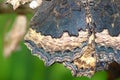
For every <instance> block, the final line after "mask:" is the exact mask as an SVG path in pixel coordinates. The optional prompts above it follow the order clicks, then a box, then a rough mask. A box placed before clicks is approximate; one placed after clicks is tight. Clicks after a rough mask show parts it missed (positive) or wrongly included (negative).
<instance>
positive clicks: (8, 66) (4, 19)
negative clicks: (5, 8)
mask: <svg viewBox="0 0 120 80" xmlns="http://www.w3.org/2000/svg"><path fill="white" fill-rule="evenodd" d="M0 1H1V0H0ZM16 16H17V14H0V80H106V78H107V76H106V72H104V71H101V72H97V73H95V75H94V76H93V77H92V78H91V79H89V78H87V77H73V76H72V75H71V71H70V70H69V69H67V68H65V67H64V66H63V65H62V64H59V63H55V64H54V65H52V66H50V67H46V66H45V65H44V63H43V61H42V60H40V59H39V58H38V57H36V56H33V55H31V52H30V50H28V48H27V47H26V46H25V45H24V41H23V40H21V42H20V45H19V49H18V50H16V51H14V52H13V53H12V54H11V56H10V57H8V58H5V57H4V56H3V45H4V44H3V39H4V36H5V35H6V32H8V31H9V30H10V29H11V27H12V24H13V22H14V20H15V17H16ZM31 17H32V15H27V18H28V20H29V21H30V19H31ZM13 35H14V34H13Z"/></svg>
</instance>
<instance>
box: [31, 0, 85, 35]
mask: <svg viewBox="0 0 120 80" xmlns="http://www.w3.org/2000/svg"><path fill="white" fill-rule="evenodd" d="M77 3H78V2H76V0H75V1H74V0H53V1H48V2H43V5H41V6H40V8H39V10H38V11H37V12H36V14H35V16H34V17H33V18H32V21H31V27H32V28H33V29H35V30H36V31H37V32H38V33H39V32H40V33H42V34H43V35H51V36H52V37H60V36H61V35H62V34H63V32H68V33H69V35H71V36H77V35H78V31H79V30H81V29H82V30H85V29H86V22H85V11H84V9H83V8H82V9H81V7H80V5H78V4H77ZM45 5H46V6H45Z"/></svg>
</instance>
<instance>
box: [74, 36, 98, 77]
mask: <svg viewBox="0 0 120 80" xmlns="http://www.w3.org/2000/svg"><path fill="white" fill-rule="evenodd" d="M94 40H95V36H94V34H92V35H91V36H90V37H89V41H88V43H89V44H88V46H86V47H84V48H83V50H82V52H83V55H82V56H81V57H80V58H77V59H75V60H74V64H75V65H76V66H77V68H78V69H79V70H80V69H82V70H85V71H89V72H87V73H89V74H88V75H93V74H94V72H95V66H96V53H95V45H94V42H93V41H94ZM79 75H81V74H78V75H77V76H79Z"/></svg>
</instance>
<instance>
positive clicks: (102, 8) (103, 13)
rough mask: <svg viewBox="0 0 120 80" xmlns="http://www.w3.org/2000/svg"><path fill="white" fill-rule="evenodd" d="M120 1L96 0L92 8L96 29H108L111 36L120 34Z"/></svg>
mask: <svg viewBox="0 0 120 80" xmlns="http://www.w3.org/2000/svg"><path fill="white" fill-rule="evenodd" d="M119 5H120V1H118V0H96V3H95V5H94V7H93V8H92V9H91V13H92V17H93V20H94V22H95V24H96V31H97V32H101V31H103V30H104V29H107V30H108V32H109V34H110V35H111V36H118V35H119V34H120V6H119Z"/></svg>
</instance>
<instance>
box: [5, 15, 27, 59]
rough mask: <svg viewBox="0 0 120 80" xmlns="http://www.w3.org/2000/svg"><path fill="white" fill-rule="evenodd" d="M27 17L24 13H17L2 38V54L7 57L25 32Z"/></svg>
mask: <svg viewBox="0 0 120 80" xmlns="http://www.w3.org/2000/svg"><path fill="white" fill-rule="evenodd" d="M26 24H27V19H26V16H24V15H18V16H17V18H16V20H15V22H14V24H13V27H12V29H11V31H10V32H9V33H8V34H7V36H5V39H4V56H5V57H8V56H9V55H10V54H11V52H12V51H14V50H15V49H16V48H17V46H18V44H19V42H20V41H21V40H22V39H23V36H24V34H25V32H26V27H27V26H26Z"/></svg>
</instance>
